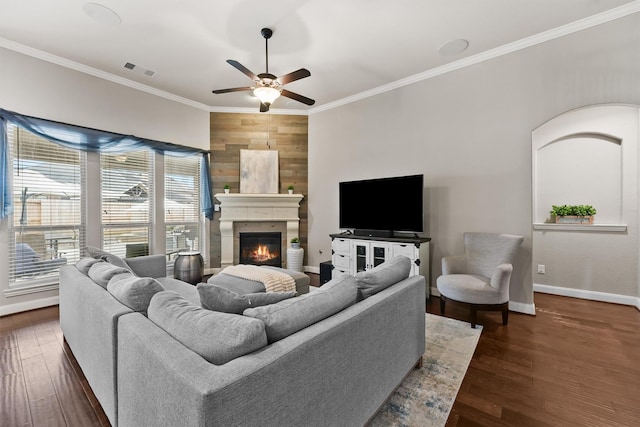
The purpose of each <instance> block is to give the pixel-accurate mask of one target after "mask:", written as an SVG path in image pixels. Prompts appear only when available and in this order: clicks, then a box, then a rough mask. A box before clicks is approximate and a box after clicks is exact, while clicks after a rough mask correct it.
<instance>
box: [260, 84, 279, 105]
mask: <svg viewBox="0 0 640 427" xmlns="http://www.w3.org/2000/svg"><path fill="white" fill-rule="evenodd" d="M253 94H254V95H255V96H256V98H258V99H259V100H260V102H261V103H263V104H265V105H271V103H273V101H275V100H276V99H278V97H279V96H280V91H279V90H278V89H274V88H272V87H269V86H260V87H257V88H255V89H254V90H253Z"/></svg>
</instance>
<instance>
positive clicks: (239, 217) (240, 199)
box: [215, 193, 304, 268]
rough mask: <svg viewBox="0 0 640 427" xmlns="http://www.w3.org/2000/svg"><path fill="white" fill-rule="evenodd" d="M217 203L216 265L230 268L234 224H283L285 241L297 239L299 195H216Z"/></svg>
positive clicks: (231, 263)
mask: <svg viewBox="0 0 640 427" xmlns="http://www.w3.org/2000/svg"><path fill="white" fill-rule="evenodd" d="M215 198H216V199H218V201H219V202H220V240H221V241H220V244H221V247H220V264H221V265H220V266H221V267H223V268H224V267H226V266H228V265H233V254H234V250H235V247H234V229H233V224H234V222H251V221H262V222H286V225H287V236H286V242H290V241H291V239H292V238H294V237H299V233H300V216H299V209H300V202H301V201H302V199H303V198H304V196H303V195H302V194H244V193H218V194H216V195H215Z"/></svg>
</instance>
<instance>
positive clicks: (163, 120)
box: [0, 48, 209, 315]
mask: <svg viewBox="0 0 640 427" xmlns="http://www.w3.org/2000/svg"><path fill="white" fill-rule="evenodd" d="M0 107H1V108H4V109H5V110H10V111H15V112H17V113H21V114H26V115H29V116H34V117H40V118H44V119H49V120H55V121H60V122H65V123H70V124H74V125H80V126H86V127H91V128H96V129H101V130H107V131H112V132H116V133H123V134H132V135H136V136H139V137H143V138H149V139H155V140H159V141H165V142H172V143H176V144H181V145H187V146H191V147H196V148H201V149H206V150H208V149H209V112H208V111H204V110H200V109H197V108H193V107H190V106H186V105H184V104H180V103H177V102H173V101H169V100H167V99H164V98H160V97H157V96H154V95H150V94H147V93H144V92H141V91H138V90H135V89H131V88H128V87H125V86H122V85H118V84H116V83H113V82H109V81H106V80H102V79H99V78H97V77H93V76H90V75H87V74H84V73H80V72H78V71H74V70H71V69H68V68H64V67H61V66H58V65H55V64H51V63H48V62H45V61H42V60H39V59H35V58H32V57H29V56H26V55H22V54H20V53H16V52H14V51H11V50H8V49H4V48H0ZM8 226H9V224H8V219H7V218H5V219H2V220H0V260H6V259H7V258H8V254H7V248H8V242H9V238H8ZM0 265H2V269H3V272H2V274H0V315H3V314H8V313H12V312H15V311H22V310H27V309H31V308H37V307H41V306H46V305H51V304H56V303H57V295H58V291H57V289H53V290H50V291H46V292H36V293H32V294H27V295H19V296H12V297H7V292H6V291H7V290H8V289H9V284H8V283H7V282H6V280H7V279H6V277H5V271H4V269H5V268H6V263H2V264H0Z"/></svg>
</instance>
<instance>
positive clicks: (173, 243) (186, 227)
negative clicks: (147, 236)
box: [164, 155, 201, 259]
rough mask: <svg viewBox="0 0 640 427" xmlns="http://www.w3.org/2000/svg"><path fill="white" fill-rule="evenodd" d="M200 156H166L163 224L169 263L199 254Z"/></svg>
mask: <svg viewBox="0 0 640 427" xmlns="http://www.w3.org/2000/svg"><path fill="white" fill-rule="evenodd" d="M200 164H201V161H200V156H182V157H176V156H171V155H165V158H164V171H165V181H164V190H165V200H164V220H165V225H166V250H167V254H168V255H169V257H170V259H171V258H173V257H175V255H176V254H177V253H178V252H179V251H181V250H194V251H197V250H200Z"/></svg>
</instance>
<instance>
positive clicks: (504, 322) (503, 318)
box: [502, 306, 509, 326]
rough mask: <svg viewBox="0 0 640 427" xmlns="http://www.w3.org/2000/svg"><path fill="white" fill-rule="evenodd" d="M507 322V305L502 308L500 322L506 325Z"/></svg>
mask: <svg viewBox="0 0 640 427" xmlns="http://www.w3.org/2000/svg"><path fill="white" fill-rule="evenodd" d="M507 323H509V307H508V306H507V307H503V308H502V324H503V325H505V326H506V325H507Z"/></svg>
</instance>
